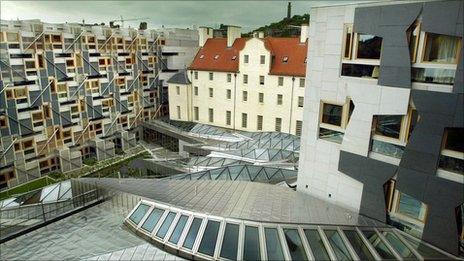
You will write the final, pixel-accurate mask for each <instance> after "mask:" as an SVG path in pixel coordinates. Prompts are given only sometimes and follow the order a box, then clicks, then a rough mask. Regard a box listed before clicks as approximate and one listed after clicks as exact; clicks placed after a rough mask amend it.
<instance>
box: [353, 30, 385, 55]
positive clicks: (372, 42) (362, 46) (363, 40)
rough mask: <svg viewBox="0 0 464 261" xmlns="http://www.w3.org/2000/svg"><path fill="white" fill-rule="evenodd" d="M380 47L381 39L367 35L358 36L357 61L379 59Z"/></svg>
mask: <svg viewBox="0 0 464 261" xmlns="http://www.w3.org/2000/svg"><path fill="white" fill-rule="evenodd" d="M381 47H382V38H381V37H378V36H375V35H369V34H358V52H357V58H359V59H380V49H381Z"/></svg>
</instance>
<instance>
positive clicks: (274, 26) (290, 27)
mask: <svg viewBox="0 0 464 261" xmlns="http://www.w3.org/2000/svg"><path fill="white" fill-rule="evenodd" d="M302 24H309V14H304V15H294V16H293V17H292V18H290V19H287V18H284V19H282V20H280V21H279V22H275V23H271V24H269V25H265V26H262V27H259V28H257V29H255V30H253V31H251V32H248V33H245V34H243V35H242V36H243V37H251V36H252V35H253V32H256V31H262V32H264V34H265V35H266V36H277V37H287V36H294V35H299V32H300V29H299V28H298V27H299V26H300V25H302ZM296 26H298V27H296Z"/></svg>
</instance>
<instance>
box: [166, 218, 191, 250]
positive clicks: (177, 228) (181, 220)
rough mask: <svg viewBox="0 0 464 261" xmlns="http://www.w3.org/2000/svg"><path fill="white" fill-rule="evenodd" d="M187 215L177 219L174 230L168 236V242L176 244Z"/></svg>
mask: <svg viewBox="0 0 464 261" xmlns="http://www.w3.org/2000/svg"><path fill="white" fill-rule="evenodd" d="M187 220H188V216H185V215H182V216H181V217H180V218H179V221H177V224H176V226H175V227H174V230H173V231H172V234H171V237H170V238H169V242H171V243H173V244H177V243H178V242H179V239H180V236H181V235H182V231H183V230H184V227H185V224H186V223H187Z"/></svg>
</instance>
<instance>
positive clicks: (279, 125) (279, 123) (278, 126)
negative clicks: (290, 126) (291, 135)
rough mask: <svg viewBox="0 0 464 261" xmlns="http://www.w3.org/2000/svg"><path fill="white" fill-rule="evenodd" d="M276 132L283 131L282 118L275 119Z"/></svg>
mask: <svg viewBox="0 0 464 261" xmlns="http://www.w3.org/2000/svg"><path fill="white" fill-rule="evenodd" d="M275 131H278V132H281V131H282V118H275Z"/></svg>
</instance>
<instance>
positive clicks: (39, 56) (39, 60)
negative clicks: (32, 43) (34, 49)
mask: <svg viewBox="0 0 464 261" xmlns="http://www.w3.org/2000/svg"><path fill="white" fill-rule="evenodd" d="M37 64H38V66H39V69H43V68H45V63H44V56H43V54H37Z"/></svg>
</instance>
